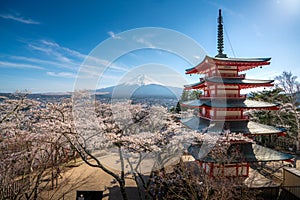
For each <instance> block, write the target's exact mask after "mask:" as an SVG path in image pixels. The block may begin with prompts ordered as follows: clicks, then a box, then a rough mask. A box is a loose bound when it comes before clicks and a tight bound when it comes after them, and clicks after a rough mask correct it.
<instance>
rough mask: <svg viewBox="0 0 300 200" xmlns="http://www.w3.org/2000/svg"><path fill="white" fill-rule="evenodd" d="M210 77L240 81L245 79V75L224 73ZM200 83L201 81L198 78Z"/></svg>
mask: <svg viewBox="0 0 300 200" xmlns="http://www.w3.org/2000/svg"><path fill="white" fill-rule="evenodd" d="M212 76H215V77H222V78H240V79H243V78H246V74H226V73H221V74H220V73H217V74H213V75H212ZM200 81H203V80H201V78H200Z"/></svg>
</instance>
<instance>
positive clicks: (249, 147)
mask: <svg viewBox="0 0 300 200" xmlns="http://www.w3.org/2000/svg"><path fill="white" fill-rule="evenodd" d="M236 146H239V147H238V149H239V153H238V155H233V154H232V153H230V152H231V151H230V149H233V148H235V147H236ZM200 149H201V145H191V146H190V147H189V148H188V152H189V153H190V154H191V155H192V156H193V157H194V158H195V159H196V160H199V161H203V162H218V161H217V160H215V159H213V158H212V157H211V154H210V153H208V154H207V155H206V156H204V157H200V156H201V155H203V154H201V153H200ZM212 151H213V149H212ZM293 158H294V156H292V155H290V154H286V153H282V152H279V151H276V150H273V149H270V148H267V147H263V146H260V145H258V144H252V143H234V144H231V146H230V147H229V149H228V155H227V158H225V159H228V161H229V162H230V163H234V162H271V161H283V160H289V159H293ZM222 159H224V158H222Z"/></svg>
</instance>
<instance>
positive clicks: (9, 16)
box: [0, 14, 40, 24]
mask: <svg viewBox="0 0 300 200" xmlns="http://www.w3.org/2000/svg"><path fill="white" fill-rule="evenodd" d="M0 17H1V18H3V19H11V20H14V21H17V22H21V23H24V24H40V22H38V21H35V20H33V19H29V18H24V17H22V16H19V15H18V16H17V15H12V14H0Z"/></svg>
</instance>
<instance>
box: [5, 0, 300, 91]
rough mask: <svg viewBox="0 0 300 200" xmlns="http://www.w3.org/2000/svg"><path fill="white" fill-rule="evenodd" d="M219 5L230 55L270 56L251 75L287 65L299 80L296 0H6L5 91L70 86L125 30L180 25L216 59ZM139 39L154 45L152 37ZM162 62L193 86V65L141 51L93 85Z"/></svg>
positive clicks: (299, 6)
mask: <svg viewBox="0 0 300 200" xmlns="http://www.w3.org/2000/svg"><path fill="white" fill-rule="evenodd" d="M219 8H221V9H222V13H223V19H224V26H225V34H224V37H225V53H226V54H227V55H228V56H230V57H272V60H271V65H270V66H268V67H264V68H262V69H260V68H256V69H252V70H250V71H249V72H247V77H248V78H257V79H272V78H274V76H276V75H279V74H281V73H282V71H284V70H286V71H291V72H292V73H293V74H294V75H296V76H298V77H300V66H299V63H300V56H299V54H300V46H299V44H300V38H299V35H300V1H298V0H264V1H261V0H251V1H250V0H247V1H240V0H230V1H229V0H219V1H217V0H188V1H182V0H130V1H114V0H94V1H93V0H90V1H83V0H82V1H80V0H77V1H71V0H64V1H61V0H59V1H58V0H51V1H50V0H49V1H48V0H44V1H38V0H27V1H22V0H2V1H1V3H0V36H1V37H0V44H1V45H0V92H14V91H16V90H29V91H31V92H33V93H35V92H64V91H72V90H73V88H74V83H75V80H76V77H77V73H78V70H79V69H80V66H81V64H82V63H83V61H84V60H85V58H86V56H87V55H89V54H90V53H91V52H92V51H93V50H94V49H95V48H97V47H99V45H101V44H102V43H103V42H104V41H107V40H109V39H115V40H117V39H120V37H121V36H120V34H122V33H123V32H124V31H128V30H132V29H136V28H143V27H161V28H167V29H171V30H175V31H177V32H179V33H182V34H184V35H186V36H187V37H190V38H191V39H193V40H194V41H195V42H197V43H198V44H199V45H200V46H201V47H202V48H203V49H204V50H205V52H206V53H207V54H208V55H210V56H214V55H216V54H217V51H216V32H217V31H216V28H217V23H216V22H217V16H218V9H219ZM139 42H143V43H145V44H148V45H151V44H150V41H147V38H139ZM174 43H175V44H176V41H175V42H174ZM178 45H180V44H178ZM112 51H113V50H112ZM200 54H201V52H199V55H200ZM200 57H201V56H199V58H200ZM200 61H201V60H200ZM200 61H199V62H200ZM151 63H153V68H151ZM161 65H164V66H167V68H170V69H172V70H174V71H175V72H176V73H178V74H179V75H180V76H182V77H183V78H185V81H186V82H188V83H192V82H195V81H197V78H198V77H196V76H192V77H190V76H187V75H184V70H185V69H186V68H190V67H192V66H191V63H189V62H186V61H185V60H183V59H182V58H180V57H178V56H176V55H174V54H172V53H168V52H164V51H161V50H157V49H143V50H138V51H134V52H130V53H128V54H126V55H123V56H121V57H120V58H118V59H117V60H115V61H114V63H112V65H111V67H110V68H108V69H107V70H106V71H105V74H102V75H101V76H102V78H101V77H99V82H98V85H97V86H96V87H97V88H101V87H106V86H110V85H114V84H116V83H118V82H120V81H121V80H124V79H126V74H134V73H133V72H134V70H136V69H137V68H139V66H147V67H145V68H144V73H146V74H149V75H150V76H151V75H153V74H163V73H168V70H162V71H155V70H154V69H157V68H159V67H157V66H161ZM137 71H138V70H137ZM139 73H140V71H139ZM172 73H173V72H172ZM164 75H166V74H164ZM124 77H125V78H124ZM173 81H174V85H176V83H178V81H176V80H174V79H173ZM171 82H172V81H170V83H171Z"/></svg>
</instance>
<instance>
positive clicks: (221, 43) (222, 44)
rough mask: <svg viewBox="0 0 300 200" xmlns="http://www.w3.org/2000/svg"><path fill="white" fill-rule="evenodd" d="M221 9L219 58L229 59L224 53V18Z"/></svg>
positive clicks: (219, 18) (219, 19)
mask: <svg viewBox="0 0 300 200" xmlns="http://www.w3.org/2000/svg"><path fill="white" fill-rule="evenodd" d="M221 12H222V11H221V9H219V17H218V55H216V57H218V58H227V55H226V54H224V53H223V49H224V38H223V17H222V13H221Z"/></svg>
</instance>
